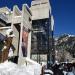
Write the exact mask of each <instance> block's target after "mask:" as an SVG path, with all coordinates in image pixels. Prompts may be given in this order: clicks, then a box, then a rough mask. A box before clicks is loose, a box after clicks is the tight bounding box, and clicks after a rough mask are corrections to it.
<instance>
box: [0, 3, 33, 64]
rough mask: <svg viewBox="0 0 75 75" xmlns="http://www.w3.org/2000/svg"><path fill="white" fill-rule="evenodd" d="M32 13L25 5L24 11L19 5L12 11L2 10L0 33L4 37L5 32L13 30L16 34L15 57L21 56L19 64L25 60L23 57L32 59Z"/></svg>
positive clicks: (0, 13) (5, 8)
mask: <svg viewBox="0 0 75 75" xmlns="http://www.w3.org/2000/svg"><path fill="white" fill-rule="evenodd" d="M31 16H32V13H31V11H30V9H29V7H28V5H27V4H23V6H22V10H20V9H19V8H18V6H17V5H15V6H14V7H13V10H12V11H11V10H10V9H8V8H7V7H3V8H0V33H2V34H3V35H4V36H5V35H6V33H5V31H6V30H7V29H9V28H11V29H12V30H13V32H14V35H15V38H13V46H14V48H15V51H14V56H19V63H20V64H22V62H24V61H25V60H23V61H21V59H25V58H23V57H29V58H30V51H31V31H30V30H31V28H32V26H31V24H32V19H31Z"/></svg>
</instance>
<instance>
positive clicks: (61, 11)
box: [0, 0, 75, 35]
mask: <svg viewBox="0 0 75 75" xmlns="http://www.w3.org/2000/svg"><path fill="white" fill-rule="evenodd" d="M50 1H51V6H52V14H53V15H54V19H55V29H54V31H55V35H59V34H63V33H69V34H75V0H50ZM24 3H28V4H29V5H30V3H31V0H0V7H3V6H7V7H9V8H11V9H12V7H13V5H18V6H19V8H20V9H21V6H22V4H24Z"/></svg>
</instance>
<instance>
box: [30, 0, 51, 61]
mask: <svg viewBox="0 0 75 75" xmlns="http://www.w3.org/2000/svg"><path fill="white" fill-rule="evenodd" d="M30 9H31V12H32V28H33V32H32V59H35V60H37V62H40V61H42V60H43V58H41V57H42V56H43V57H44V58H45V59H44V60H43V61H47V54H48V52H49V50H50V45H49V36H50V35H51V16H52V15H51V5H50V2H49V0H33V1H32V2H31V8H30ZM40 58H41V59H40Z"/></svg>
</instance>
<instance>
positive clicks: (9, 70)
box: [0, 61, 41, 75]
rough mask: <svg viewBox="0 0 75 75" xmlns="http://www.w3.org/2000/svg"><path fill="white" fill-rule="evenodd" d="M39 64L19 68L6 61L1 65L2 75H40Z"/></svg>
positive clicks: (0, 71)
mask: <svg viewBox="0 0 75 75" xmlns="http://www.w3.org/2000/svg"><path fill="white" fill-rule="evenodd" d="M40 73H41V67H40V65H39V64H28V65H27V66H26V65H25V64H23V65H21V66H19V65H17V64H15V63H12V62H8V61H5V62H4V63H1V64H0V75H40Z"/></svg>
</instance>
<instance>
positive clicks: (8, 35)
mask: <svg viewBox="0 0 75 75" xmlns="http://www.w3.org/2000/svg"><path fill="white" fill-rule="evenodd" d="M6 35H7V37H14V36H15V35H14V33H13V30H12V29H8V30H7V31H6Z"/></svg>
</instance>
